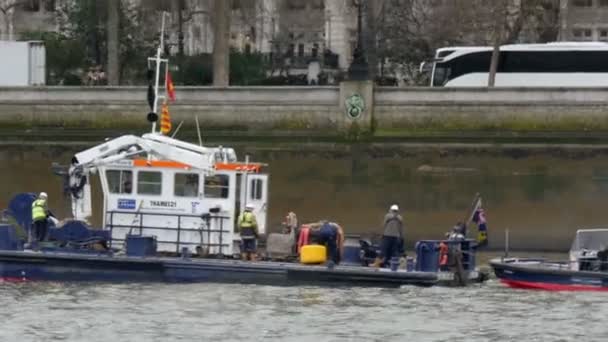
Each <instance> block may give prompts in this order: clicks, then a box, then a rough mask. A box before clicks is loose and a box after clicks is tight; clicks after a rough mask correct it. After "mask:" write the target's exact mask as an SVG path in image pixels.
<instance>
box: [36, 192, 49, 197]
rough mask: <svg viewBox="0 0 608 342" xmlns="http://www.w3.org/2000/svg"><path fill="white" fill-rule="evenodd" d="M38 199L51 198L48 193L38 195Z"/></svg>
mask: <svg viewBox="0 0 608 342" xmlns="http://www.w3.org/2000/svg"><path fill="white" fill-rule="evenodd" d="M38 197H40V198H48V197H49V196H48V195H47V194H46V192H41V193H40V195H38Z"/></svg>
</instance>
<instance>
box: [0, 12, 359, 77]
mask: <svg viewBox="0 0 608 342" xmlns="http://www.w3.org/2000/svg"><path fill="white" fill-rule="evenodd" d="M63 1H71V0H0V7H2V6H4V7H7V8H8V10H7V11H6V14H5V15H3V13H0V37H1V39H6V40H16V39H21V37H22V36H23V35H24V33H25V32H28V31H55V30H57V29H58V24H57V21H58V20H57V19H58V11H57V9H58V8H59V7H58V6H60V5H61V3H62V2H63ZM125 2H127V3H128V4H129V5H130V6H133V5H135V6H141V7H145V8H147V9H153V10H165V11H168V12H170V13H171V17H170V20H169V23H168V25H169V26H168V27H169V30H168V31H169V32H170V34H169V40H170V43H171V46H172V50H174V49H177V47H178V46H179V44H180V43H179V42H178V41H180V40H181V44H182V46H183V50H184V53H185V54H187V55H197V54H205V53H211V52H212V51H213V37H214V34H213V7H212V6H213V1H212V0H173V1H171V0H151V1H150V0H126V1H123V4H124V3H125ZM4 7H3V8H4ZM2 12H3V11H2ZM150 21H151V22H157V18H150ZM356 26H357V22H356V10H354V8H353V7H352V1H351V0H233V3H232V18H231V35H230V44H231V46H232V47H233V48H235V49H237V50H239V51H243V52H246V51H252V52H260V53H263V54H268V55H271V56H272V58H273V59H275V60H276V61H277V62H279V61H280V62H281V63H283V64H285V65H286V66H287V67H290V68H303V67H306V65H307V64H308V63H309V62H310V61H313V60H317V61H320V62H321V64H322V65H324V66H327V67H330V68H333V69H343V70H345V69H346V68H348V65H349V63H350V60H351V58H352V52H353V49H354V46H355V43H356ZM180 38H181V39H180Z"/></svg>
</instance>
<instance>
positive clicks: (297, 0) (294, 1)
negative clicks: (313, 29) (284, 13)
mask: <svg viewBox="0 0 608 342" xmlns="http://www.w3.org/2000/svg"><path fill="white" fill-rule="evenodd" d="M287 8H288V9H290V10H303V9H305V8H306V0H287Z"/></svg>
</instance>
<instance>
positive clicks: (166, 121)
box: [160, 100, 171, 135]
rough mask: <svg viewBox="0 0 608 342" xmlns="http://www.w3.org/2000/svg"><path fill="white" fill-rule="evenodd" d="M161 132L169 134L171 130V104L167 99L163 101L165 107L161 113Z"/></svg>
mask: <svg viewBox="0 0 608 342" xmlns="http://www.w3.org/2000/svg"><path fill="white" fill-rule="evenodd" d="M160 132H161V133H162V134H164V135H168V134H169V132H171V115H170V114H169V105H167V101H166V100H165V101H164V102H163V107H162V110H161V113H160Z"/></svg>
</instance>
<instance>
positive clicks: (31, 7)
mask: <svg viewBox="0 0 608 342" xmlns="http://www.w3.org/2000/svg"><path fill="white" fill-rule="evenodd" d="M21 6H22V8H23V10H24V11H27V12H38V11H40V0H25V1H22V2H21Z"/></svg>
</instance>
